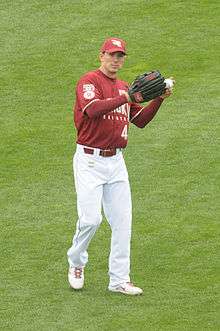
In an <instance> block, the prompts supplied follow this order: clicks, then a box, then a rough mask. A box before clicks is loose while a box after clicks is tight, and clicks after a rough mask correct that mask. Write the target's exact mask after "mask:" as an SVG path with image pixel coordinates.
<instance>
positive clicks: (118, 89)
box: [74, 69, 162, 149]
mask: <svg viewBox="0 0 220 331" xmlns="http://www.w3.org/2000/svg"><path fill="white" fill-rule="evenodd" d="M127 90H128V83H126V82H124V81H122V80H119V79H112V78H109V77H108V76H106V75H105V74H104V73H103V72H102V71H101V70H99V69H98V70H95V71H91V72H88V73H87V74H85V75H84V76H82V77H81V78H80V80H79V82H78V84H77V87H76V102H75V106H74V122H75V126H76V129H77V143H78V144H81V145H85V146H89V147H94V148H100V149H108V148H125V147H126V145H127V138H128V128H129V121H131V122H133V123H134V124H136V125H137V126H139V127H143V126H145V125H146V123H148V122H149V121H150V120H151V119H152V118H153V116H154V115H155V114H156V111H157V109H158V108H159V107H160V104H161V102H162V100H161V99H158V100H156V99H155V101H153V102H152V106H151V109H148V108H149V107H141V106H140V105H138V104H136V103H128V102H127V98H126V96H125V95H124V94H123V92H124V91H127ZM142 110H146V111H147V112H145V113H144V112H143V111H142ZM141 113H142V114H141ZM139 114H141V115H139ZM142 124H144V125H142Z"/></svg>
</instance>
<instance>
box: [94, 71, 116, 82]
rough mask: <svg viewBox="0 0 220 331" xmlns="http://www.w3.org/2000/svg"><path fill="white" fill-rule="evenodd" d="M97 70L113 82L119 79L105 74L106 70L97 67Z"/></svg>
mask: <svg viewBox="0 0 220 331" xmlns="http://www.w3.org/2000/svg"><path fill="white" fill-rule="evenodd" d="M97 72H98V73H100V74H101V75H102V76H104V77H106V78H108V79H110V81H112V82H115V81H116V80H117V78H111V77H108V76H107V75H105V74H104V72H102V71H101V70H100V69H97Z"/></svg>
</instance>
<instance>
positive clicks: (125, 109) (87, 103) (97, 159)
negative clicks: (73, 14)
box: [67, 38, 172, 295]
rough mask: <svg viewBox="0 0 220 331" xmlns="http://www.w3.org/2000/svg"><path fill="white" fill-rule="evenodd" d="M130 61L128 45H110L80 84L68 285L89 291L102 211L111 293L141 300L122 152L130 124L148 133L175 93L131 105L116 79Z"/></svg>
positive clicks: (112, 42) (168, 91) (117, 41)
mask: <svg viewBox="0 0 220 331" xmlns="http://www.w3.org/2000/svg"><path fill="white" fill-rule="evenodd" d="M125 58H126V44H125V42H124V41H123V40H122V39H119V38H109V39H107V40H106V41H105V42H104V43H103V45H102V47H101V50H100V54H99V59H100V67H99V69H97V70H94V71H91V72H88V73H86V74H85V75H83V76H82V77H81V78H80V80H79V81H78V83H77V87H76V102H75V107H74V122H75V126H76V129H77V146H76V152H75V154H74V158H73V169H74V179H75V187H76V193H77V211H78V221H77V225H76V232H75V235H74V237H73V242H72V246H71V247H70V248H69V250H68V252H67V256H68V263H69V273H68V280H69V284H70V286H71V287H72V288H73V289H76V290H78V289H81V288H82V287H83V286H84V268H85V266H86V264H87V262H88V252H87V249H88V246H89V243H90V241H91V239H92V238H93V236H94V234H95V232H96V230H97V228H98V227H99V225H100V223H101V221H102V208H103V211H104V214H105V216H106V219H107V221H108V223H109V225H110V227H111V233H112V235H111V250H110V255H109V278H110V281H109V286H108V289H109V290H110V291H112V292H120V293H124V294H128V295H139V294H141V293H142V292H143V290H142V289H141V288H139V287H137V286H135V285H134V284H132V283H131V281H130V277H129V273H130V239H131V223H132V204H131V193H130V186H129V180H128V173H127V169H126V165H125V162H124V159H123V149H124V148H125V147H126V145H127V141H128V129H129V123H130V122H131V123H133V124H134V125H136V126H137V127H139V128H143V127H145V126H146V125H147V123H149V122H150V121H151V120H152V118H153V117H154V116H155V114H156V113H157V111H158V109H159V108H160V106H161V104H162V102H163V100H164V99H165V98H166V97H168V96H170V95H171V93H172V89H171V88H168V89H166V90H165V92H164V93H163V94H162V95H161V96H159V97H157V98H155V99H154V100H152V101H151V102H150V103H149V104H148V105H147V106H144V107H142V106H140V104H138V103H134V102H132V101H131V98H130V96H129V94H128V84H127V83H126V82H124V81H122V80H119V79H117V73H118V71H119V70H120V69H121V68H122V66H123V64H124V61H125Z"/></svg>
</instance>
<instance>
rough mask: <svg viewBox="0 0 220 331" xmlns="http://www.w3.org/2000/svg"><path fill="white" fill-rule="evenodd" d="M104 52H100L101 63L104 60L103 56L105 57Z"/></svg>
mask: <svg viewBox="0 0 220 331" xmlns="http://www.w3.org/2000/svg"><path fill="white" fill-rule="evenodd" d="M104 54H105V53H104V52H100V53H99V60H100V62H102V59H103V56H104Z"/></svg>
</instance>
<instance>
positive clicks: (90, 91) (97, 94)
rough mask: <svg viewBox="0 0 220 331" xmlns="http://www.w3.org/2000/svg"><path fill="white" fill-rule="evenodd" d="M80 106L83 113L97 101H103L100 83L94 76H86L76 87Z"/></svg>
mask: <svg viewBox="0 0 220 331" xmlns="http://www.w3.org/2000/svg"><path fill="white" fill-rule="evenodd" d="M76 97H77V101H78V106H79V108H80V110H81V111H82V112H84V111H85V109H86V108H87V107H88V106H89V105H90V104H92V103H93V102H94V101H96V100H100V99H102V93H101V91H100V87H99V86H98V83H97V81H96V79H95V77H93V76H92V75H84V76H83V77H82V78H81V79H80V80H79V82H78V84H77V87H76Z"/></svg>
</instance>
